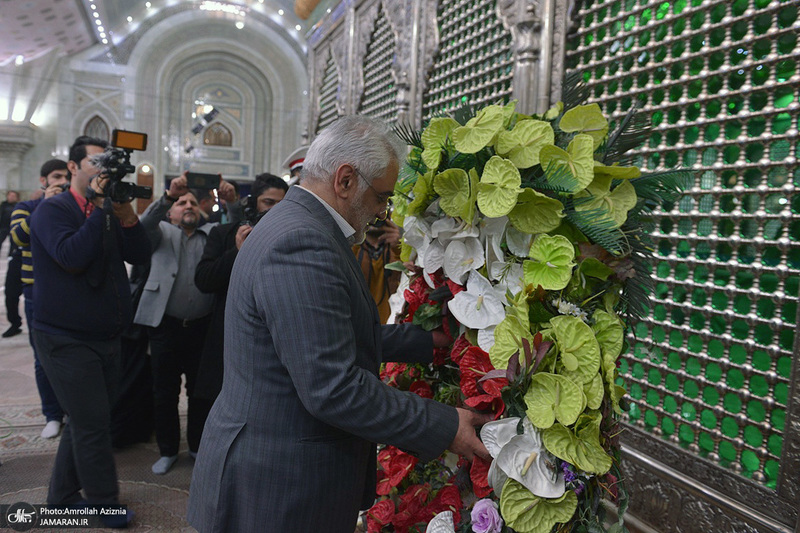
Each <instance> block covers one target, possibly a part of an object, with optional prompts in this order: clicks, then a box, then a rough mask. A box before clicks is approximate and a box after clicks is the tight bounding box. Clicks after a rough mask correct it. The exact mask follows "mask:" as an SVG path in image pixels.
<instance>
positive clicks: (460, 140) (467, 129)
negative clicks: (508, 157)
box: [452, 105, 506, 154]
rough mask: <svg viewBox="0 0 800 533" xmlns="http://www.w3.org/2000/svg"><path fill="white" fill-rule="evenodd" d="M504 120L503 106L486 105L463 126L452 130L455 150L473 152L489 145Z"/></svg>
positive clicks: (465, 152) (466, 152)
mask: <svg viewBox="0 0 800 533" xmlns="http://www.w3.org/2000/svg"><path fill="white" fill-rule="evenodd" d="M505 121H506V110H505V109H504V106H499V105H490V106H486V107H484V108H483V109H481V110H480V111H478V114H477V115H476V116H475V117H474V118H471V119H470V120H469V122H467V123H466V125H464V126H460V127H458V128H456V129H455V130H453V133H452V138H453V144H455V147H456V150H458V151H459V152H461V153H462V154H474V153H475V152H478V151H480V150H481V149H482V148H484V147H486V146H489V145H490V144H491V143H492V141H493V140H494V137H495V135H497V132H499V131H500V129H501V128H502V127H503V124H504V123H505Z"/></svg>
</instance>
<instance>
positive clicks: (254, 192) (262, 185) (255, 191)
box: [250, 172, 289, 198]
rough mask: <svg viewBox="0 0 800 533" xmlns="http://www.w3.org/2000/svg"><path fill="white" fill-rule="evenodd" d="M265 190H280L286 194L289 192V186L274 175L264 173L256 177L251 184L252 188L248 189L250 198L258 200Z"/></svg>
mask: <svg viewBox="0 0 800 533" xmlns="http://www.w3.org/2000/svg"><path fill="white" fill-rule="evenodd" d="M267 189H280V190H282V191H283V192H286V191H288V190H289V185H288V184H287V183H286V182H285V181H284V180H283V178H279V177H278V176H275V175H274V174H270V173H268V172H265V173H263V174H259V175H258V176H256V180H255V181H254V182H253V187H252V188H251V189H250V196H252V197H253V198H258V197H259V196H261V195H262V194H263V193H264V191H266V190H267Z"/></svg>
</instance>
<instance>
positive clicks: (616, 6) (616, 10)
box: [611, 2, 622, 17]
mask: <svg viewBox="0 0 800 533" xmlns="http://www.w3.org/2000/svg"><path fill="white" fill-rule="evenodd" d="M621 8H622V4H620V3H619V2H614V3H613V4H611V16H612V17H616V16H617V15H619V11H620V9H621Z"/></svg>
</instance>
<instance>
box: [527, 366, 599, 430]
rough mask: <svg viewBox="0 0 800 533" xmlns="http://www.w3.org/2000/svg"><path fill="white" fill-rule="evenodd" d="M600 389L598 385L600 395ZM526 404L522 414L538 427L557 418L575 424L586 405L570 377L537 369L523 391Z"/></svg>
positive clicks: (550, 424) (547, 425)
mask: <svg viewBox="0 0 800 533" xmlns="http://www.w3.org/2000/svg"><path fill="white" fill-rule="evenodd" d="M598 376H599V374H598ZM602 390H603V388H602V384H601V385H600V393H601V397H602ZM525 404H526V405H527V406H528V410H527V411H526V412H525V414H526V415H527V417H528V419H529V420H530V421H531V423H532V424H533V425H534V426H536V427H537V428H539V429H547V428H549V427H550V426H552V425H553V422H555V421H556V420H558V421H559V422H560V423H562V424H564V425H565V426H569V425H572V424H574V423H575V421H576V420H577V419H578V415H580V414H581V413H582V412H583V410H584V409H585V408H586V396H584V394H583V391H582V390H581V387H580V386H578V385H577V384H576V383H575V382H574V381H572V380H571V379H569V378H567V377H565V376H559V375H557V374H548V373H546V372H538V373H536V374H534V375H533V378H531V385H530V387H528V390H527V392H525Z"/></svg>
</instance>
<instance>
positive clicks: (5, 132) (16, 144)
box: [0, 122, 36, 189]
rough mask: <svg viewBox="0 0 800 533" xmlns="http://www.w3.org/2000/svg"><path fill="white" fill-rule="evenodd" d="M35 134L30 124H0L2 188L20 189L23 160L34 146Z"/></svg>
mask: <svg viewBox="0 0 800 533" xmlns="http://www.w3.org/2000/svg"><path fill="white" fill-rule="evenodd" d="M35 132H36V128H35V127H34V126H32V125H31V124H29V123H14V122H2V123H0V188H4V189H19V188H20V184H21V183H22V174H21V168H22V159H23V157H25V154H26V153H27V152H28V150H30V148H31V147H32V146H33V145H34V133H35Z"/></svg>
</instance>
